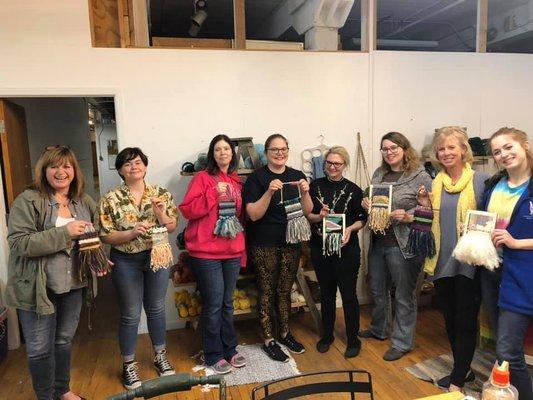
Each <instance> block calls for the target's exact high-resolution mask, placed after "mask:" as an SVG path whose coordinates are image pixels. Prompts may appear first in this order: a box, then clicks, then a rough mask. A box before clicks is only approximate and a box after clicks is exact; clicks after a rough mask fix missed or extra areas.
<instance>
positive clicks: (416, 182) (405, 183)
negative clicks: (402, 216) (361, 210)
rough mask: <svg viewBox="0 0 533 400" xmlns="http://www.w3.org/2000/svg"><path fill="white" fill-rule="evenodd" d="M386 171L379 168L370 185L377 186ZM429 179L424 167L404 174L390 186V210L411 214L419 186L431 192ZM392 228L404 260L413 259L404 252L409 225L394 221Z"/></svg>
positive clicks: (415, 204)
mask: <svg viewBox="0 0 533 400" xmlns="http://www.w3.org/2000/svg"><path fill="white" fill-rule="evenodd" d="M387 172H388V171H387V170H386V169H385V168H383V167H379V168H378V169H376V171H374V175H372V183H375V184H379V183H381V181H382V180H383V176H384V175H385V174H386V173H387ZM431 183H432V180H431V177H430V176H429V174H428V173H427V172H426V170H425V169H424V167H422V166H421V167H419V168H418V169H417V170H415V171H414V172H411V173H409V174H407V173H404V174H403V175H402V176H401V177H400V179H398V181H397V182H394V183H391V184H392V209H393V210H397V209H403V210H405V211H407V212H408V213H411V214H412V213H413V212H414V209H415V208H416V206H417V204H418V202H417V199H416V195H417V193H418V189H419V188H420V186H424V187H425V188H426V190H427V191H428V192H430V191H431ZM392 228H393V230H394V235H395V236H396V240H397V241H398V245H399V246H400V250H401V252H402V254H403V256H404V257H405V258H413V257H414V256H415V255H416V254H409V253H408V252H407V250H406V248H407V240H408V239H409V232H410V230H411V224H404V223H401V222H398V221H396V220H393V221H392Z"/></svg>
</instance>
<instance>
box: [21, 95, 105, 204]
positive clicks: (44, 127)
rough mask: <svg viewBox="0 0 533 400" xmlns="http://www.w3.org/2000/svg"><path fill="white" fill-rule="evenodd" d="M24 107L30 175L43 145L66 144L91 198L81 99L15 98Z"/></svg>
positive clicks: (87, 141) (86, 130)
mask: <svg viewBox="0 0 533 400" xmlns="http://www.w3.org/2000/svg"><path fill="white" fill-rule="evenodd" d="M11 101H13V102H14V103H16V104H18V105H21V106H22V107H24V110H25V112H26V127H27V131H28V143H29V147H30V158H31V166H32V172H33V168H34V167H35V164H36V163H37V160H38V159H39V157H40V155H41V153H42V151H43V149H44V148H45V147H46V146H50V145H55V144H60V145H67V146H70V147H71V148H72V150H73V151H74V152H75V153H76V157H77V158H78V162H79V164H80V168H81V170H82V172H83V175H84V176H85V182H86V185H85V189H86V192H87V194H89V195H90V196H91V197H92V198H93V199H98V197H99V193H97V192H96V191H95V189H94V178H93V160H92V150H91V139H90V136H89V125H88V110H87V105H86V103H85V100H84V99H83V98H33V99H32V98H23V99H21V98H15V99H11Z"/></svg>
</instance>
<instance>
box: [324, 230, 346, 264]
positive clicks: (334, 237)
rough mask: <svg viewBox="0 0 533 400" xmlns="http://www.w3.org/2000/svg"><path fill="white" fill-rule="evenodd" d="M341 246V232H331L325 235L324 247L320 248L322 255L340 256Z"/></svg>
mask: <svg viewBox="0 0 533 400" xmlns="http://www.w3.org/2000/svg"><path fill="white" fill-rule="evenodd" d="M341 248H342V233H339V232H332V233H328V234H327V235H326V240H325V243H324V247H323V248H322V255H324V256H328V257H330V256H333V255H337V256H338V257H339V258H340V257H341Z"/></svg>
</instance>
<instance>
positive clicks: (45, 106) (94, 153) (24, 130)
mask: <svg viewBox="0 0 533 400" xmlns="http://www.w3.org/2000/svg"><path fill="white" fill-rule="evenodd" d="M0 139H1V146H0V149H1V155H2V164H1V166H0V170H1V176H2V187H3V193H0V195H1V196H3V199H1V200H0V201H3V202H4V204H5V213H6V215H2V218H7V217H8V215H7V214H8V213H9V208H10V206H11V204H12V202H13V200H14V199H15V198H16V197H17V195H18V194H20V193H21V192H22V191H24V189H25V188H26V187H27V186H28V185H29V184H31V182H32V180H33V175H34V168H35V164H36V163H37V161H38V159H39V157H40V155H41V154H42V152H43V150H44V149H45V148H46V147H47V146H51V145H66V146H69V147H70V148H71V149H72V150H73V151H74V153H75V154H76V157H77V158H78V161H79V164H80V168H81V170H82V172H83V174H84V177H85V181H86V185H85V191H86V193H87V194H88V195H90V196H91V197H92V198H93V199H94V200H95V201H96V202H97V203H98V201H99V200H100V197H101V196H103V195H104V194H105V193H106V192H108V191H109V190H111V189H112V188H114V187H115V186H118V185H119V184H120V182H121V180H120V177H119V176H118V174H117V172H116V170H115V167H114V163H115V157H116V155H117V153H118V142H117V128H116V122H115V100H114V98H113V97H10V98H0ZM0 250H1V249H0ZM3 251H8V250H7V249H5V250H3ZM3 251H2V252H3ZM1 264H3V263H0V281H3V280H4V279H5V277H7V270H6V268H7V266H6V265H1ZM98 283H99V296H98V297H97V304H102V306H100V307H99V308H100V309H102V310H104V309H105V311H106V313H108V314H105V315H104V316H103V317H104V318H103V319H100V316H99V317H98V318H95V321H94V322H95V325H98V326H110V321H109V318H112V317H115V316H116V315H118V311H116V310H115V306H116V305H115V301H114V294H113V289H112V283H111V279H110V278H109V277H105V278H103V279H100V280H99V282H98ZM104 304H105V307H104ZM109 305H111V307H109ZM84 313H85V310H84ZM108 316H109V318H108ZM111 323H112V322H111ZM112 326H116V324H113V323H112ZM82 332H87V323H86V319H85V318H83V316H82V319H80V324H79V333H82Z"/></svg>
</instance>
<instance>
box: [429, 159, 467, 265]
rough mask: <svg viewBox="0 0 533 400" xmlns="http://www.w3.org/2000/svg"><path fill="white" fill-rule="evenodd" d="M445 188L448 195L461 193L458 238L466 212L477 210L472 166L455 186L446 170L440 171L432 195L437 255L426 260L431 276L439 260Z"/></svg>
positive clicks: (464, 168) (458, 203) (464, 172)
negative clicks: (441, 207) (441, 208)
mask: <svg viewBox="0 0 533 400" xmlns="http://www.w3.org/2000/svg"><path fill="white" fill-rule="evenodd" d="M443 188H444V190H445V191H446V192H448V193H460V194H459V200H458V202H457V212H456V226H457V237H459V236H461V231H462V228H463V224H464V222H465V220H466V212H467V211H468V210H475V209H476V195H475V193H474V170H473V169H472V167H471V166H470V164H468V163H466V164H465V166H464V167H463V172H462V174H461V178H459V180H458V181H457V182H456V183H455V185H454V184H453V183H452V178H450V176H449V175H448V174H447V173H446V172H445V171H444V170H442V171H440V172H439V173H438V174H437V176H436V177H435V180H434V181H433V186H432V193H431V200H432V206H433V225H431V231H432V232H433V236H435V249H436V254H435V256H433V257H432V258H426V262H425V264H424V271H425V272H427V273H428V274H429V275H433V274H434V273H435V268H436V266H437V260H438V259H439V252H440V206H441V197H442V189H443Z"/></svg>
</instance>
